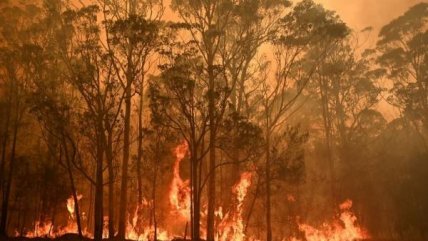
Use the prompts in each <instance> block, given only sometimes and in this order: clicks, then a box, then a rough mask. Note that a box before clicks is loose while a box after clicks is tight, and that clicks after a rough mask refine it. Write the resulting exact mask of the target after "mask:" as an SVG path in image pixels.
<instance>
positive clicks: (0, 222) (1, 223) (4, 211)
mask: <svg viewBox="0 0 428 241" xmlns="http://www.w3.org/2000/svg"><path fill="white" fill-rule="evenodd" d="M18 111H19V100H17V104H16V117H15V123H14V127H13V136H12V148H11V153H10V162H9V175H8V178H7V181H6V187H5V190H4V193H3V200H2V207H1V219H0V235H1V234H3V235H7V220H8V219H7V217H8V211H9V198H10V190H11V188H12V181H13V174H14V170H15V161H16V160H15V159H16V142H17V138H18V128H19V113H18Z"/></svg>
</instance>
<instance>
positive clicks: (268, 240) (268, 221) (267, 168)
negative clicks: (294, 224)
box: [265, 121, 272, 241]
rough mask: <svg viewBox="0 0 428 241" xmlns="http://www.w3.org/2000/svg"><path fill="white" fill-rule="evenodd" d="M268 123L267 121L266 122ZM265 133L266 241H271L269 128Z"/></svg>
mask: <svg viewBox="0 0 428 241" xmlns="http://www.w3.org/2000/svg"><path fill="white" fill-rule="evenodd" d="M268 123H269V121H268ZM267 126H268V130H267V132H266V150H265V152H266V163H265V165H266V166H265V172H266V173H265V175H266V180H265V181H266V241H272V216H271V173H270V165H271V164H270V138H271V134H270V130H269V129H270V128H269V124H268V125H267Z"/></svg>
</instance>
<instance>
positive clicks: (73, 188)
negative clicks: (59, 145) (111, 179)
mask: <svg viewBox="0 0 428 241" xmlns="http://www.w3.org/2000/svg"><path fill="white" fill-rule="evenodd" d="M63 145H64V152H65V160H66V163H67V173H68V177H69V178H70V185H71V192H72V193H73V200H74V213H75V214H76V224H77V233H78V234H79V236H80V237H82V225H81V222H80V211H79V199H78V198H77V191H76V186H75V184H74V177H73V172H72V170H71V162H70V156H69V152H68V148H67V142H66V141H65V139H63ZM73 152H74V153H75V152H76V150H73ZM74 157H75V154H73V158H74Z"/></svg>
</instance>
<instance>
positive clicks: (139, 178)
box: [137, 77, 144, 205]
mask: <svg viewBox="0 0 428 241" xmlns="http://www.w3.org/2000/svg"><path fill="white" fill-rule="evenodd" d="M140 91H141V93H140V103H139V108H138V151H137V183H138V204H139V205H140V204H141V202H142V201H143V177H142V173H141V161H142V156H143V113H144V111H143V109H144V107H143V106H144V77H143V79H142V83H141V90H140Z"/></svg>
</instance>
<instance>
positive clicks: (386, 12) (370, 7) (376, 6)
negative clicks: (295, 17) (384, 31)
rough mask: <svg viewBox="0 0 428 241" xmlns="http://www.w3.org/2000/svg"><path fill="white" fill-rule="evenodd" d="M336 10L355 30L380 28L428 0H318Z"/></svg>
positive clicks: (328, 7)
mask: <svg viewBox="0 0 428 241" xmlns="http://www.w3.org/2000/svg"><path fill="white" fill-rule="evenodd" d="M316 1H317V2H319V3H321V4H323V5H324V7H325V8H327V9H330V10H334V11H336V12H337V13H338V14H339V15H340V17H341V18H342V19H343V20H344V21H345V22H346V23H347V24H348V25H349V27H351V28H353V29H355V30H362V29H364V28H366V27H369V26H370V27H373V28H374V29H375V30H379V29H380V28H381V27H382V26H384V25H385V24H387V23H389V22H390V21H391V20H392V19H394V18H396V17H398V16H400V15H402V14H403V13H404V12H405V11H407V9H409V8H410V7H411V6H413V5H415V4H417V3H420V2H428V1H427V0H316Z"/></svg>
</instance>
